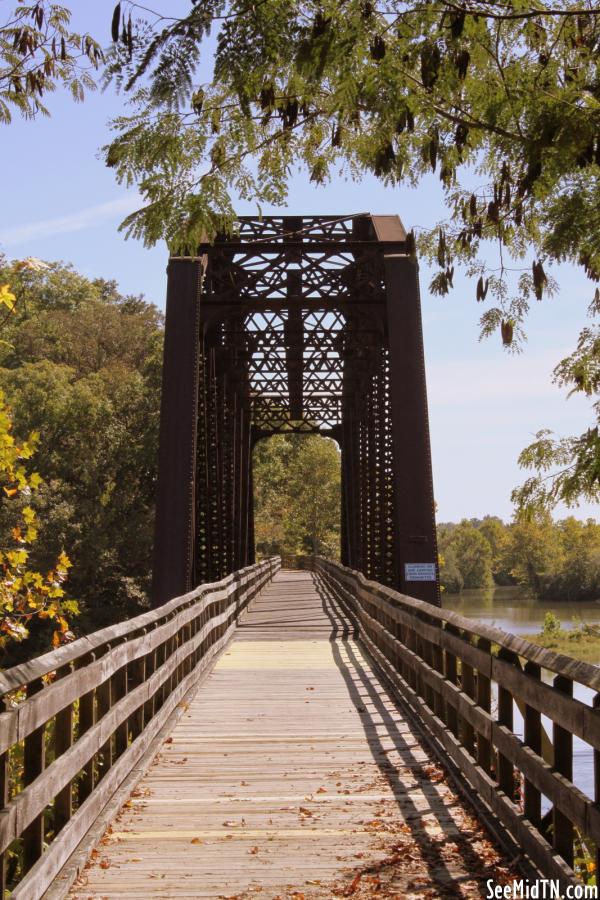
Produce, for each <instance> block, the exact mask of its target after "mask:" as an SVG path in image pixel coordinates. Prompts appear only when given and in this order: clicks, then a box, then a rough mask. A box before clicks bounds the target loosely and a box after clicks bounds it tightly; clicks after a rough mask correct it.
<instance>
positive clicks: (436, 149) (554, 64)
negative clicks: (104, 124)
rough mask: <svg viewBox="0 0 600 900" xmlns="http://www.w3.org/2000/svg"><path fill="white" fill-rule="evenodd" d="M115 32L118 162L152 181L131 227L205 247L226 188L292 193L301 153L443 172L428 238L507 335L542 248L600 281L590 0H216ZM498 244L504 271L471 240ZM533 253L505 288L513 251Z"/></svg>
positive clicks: (522, 310)
mask: <svg viewBox="0 0 600 900" xmlns="http://www.w3.org/2000/svg"><path fill="white" fill-rule="evenodd" d="M121 8H122V10H123V12H122V15H123V16H125V15H126V12H127V8H129V11H130V12H131V10H132V9H133V10H135V8H136V5H135V4H128V3H123V4H119V10H121ZM119 15H121V12H119ZM213 25H216V27H217V29H218V33H217V37H216V51H215V53H214V60H213V66H212V76H211V78H210V79H209V80H207V81H205V82H204V83H201V82H200V76H199V73H200V71H202V72H204V71H205V69H208V68H209V63H210V54H211V48H210V45H209V44H208V43H207V39H208V35H209V33H210V30H211V27H212V26H213ZM119 35H120V37H119ZM123 35H124V36H123ZM115 36H117V37H118V38H119V39H118V40H117V41H116V43H115V44H114V45H113V51H112V56H111V58H110V60H109V66H108V70H107V71H108V77H109V78H111V77H113V78H115V79H116V80H117V82H118V84H119V85H120V86H121V87H122V88H123V89H124V90H126V91H129V92H131V94H132V103H133V107H134V112H133V114H132V115H130V116H125V117H121V118H119V119H117V120H116V122H115V127H116V130H117V132H118V134H117V136H116V137H115V139H114V140H113V142H112V143H111V144H110V145H109V147H108V148H107V151H106V159H107V163H108V164H109V165H111V166H113V167H114V168H115V171H116V174H117V177H118V178H119V179H120V180H124V181H127V182H136V183H138V185H139V186H140V189H141V192H142V195H143V196H144V197H145V199H146V201H147V205H146V207H145V208H144V209H142V210H141V211H139V212H138V213H135V214H133V215H132V216H131V217H129V219H128V220H126V223H125V227H126V229H127V230H128V231H129V232H130V233H132V234H135V235H137V236H141V237H143V238H144V239H145V240H146V241H147V242H148V243H153V242H155V241H156V240H158V239H159V238H162V237H164V238H166V239H167V240H168V241H169V243H170V244H171V245H172V246H174V247H181V246H182V245H183V246H186V245H187V246H188V247H190V246H192V247H193V246H195V245H196V244H197V243H198V241H199V239H200V236H201V234H202V233H203V232H204V231H207V232H208V233H214V232H215V230H217V229H219V228H221V227H223V224H224V221H225V222H226V221H227V219H228V218H230V217H231V216H232V202H231V197H232V196H236V195H238V196H241V197H244V198H246V199H249V200H252V201H256V202H257V203H259V204H260V203H263V202H267V203H283V202H284V200H285V197H286V192H287V186H288V183H289V180H290V178H291V174H292V170H293V167H294V166H295V165H296V164H297V163H301V164H303V165H304V166H305V167H306V168H307V170H308V171H309V172H310V174H311V178H312V180H313V181H315V182H318V183H324V182H326V181H327V180H328V179H329V178H331V177H335V176H337V173H338V172H339V171H340V170H341V171H342V172H344V173H345V174H347V175H349V176H350V177H356V178H360V177H361V176H362V175H363V173H364V172H369V171H370V172H372V173H373V174H374V175H375V176H377V177H379V178H381V179H382V180H383V181H384V182H385V183H390V184H396V183H400V182H402V181H406V182H408V183H412V184H415V183H416V182H418V181H419V179H420V178H422V176H423V175H425V174H426V173H429V172H435V173H437V174H438V175H439V178H440V182H441V186H442V189H443V192H444V195H445V198H446V202H447V207H448V212H449V215H448V219H447V221H446V222H444V223H441V224H440V227H438V228H436V229H435V230H434V231H433V232H431V233H429V234H425V235H423V238H422V241H421V247H422V249H424V250H425V251H426V252H427V253H428V254H429V255H430V257H431V258H432V259H434V260H436V261H437V263H438V266H439V268H438V272H437V273H436V275H435V277H434V280H433V283H432V289H433V290H434V291H435V292H437V293H440V294H445V293H447V292H448V291H449V290H450V288H451V286H452V277H453V270H454V261H455V260H463V261H465V262H466V263H467V264H468V265H469V266H470V271H471V272H472V274H474V275H475V276H477V275H479V281H478V283H477V289H476V298H477V300H480V301H481V300H484V299H485V298H486V296H487V295H488V294H489V296H490V297H492V296H493V297H494V298H495V300H496V305H495V306H494V307H493V308H492V309H490V310H488V311H487V312H486V313H485V314H484V316H483V319H482V325H483V329H484V331H486V330H490V329H495V328H496V327H499V326H500V325H501V324H502V323H504V327H503V338H504V340H505V343H507V344H511V343H512V342H513V340H514V339H515V337H516V336H517V331H518V328H519V327H520V323H521V322H522V321H523V318H524V316H525V314H526V310H527V308H528V305H529V302H530V300H531V298H536V299H541V298H542V296H543V295H544V293H545V292H547V291H548V290H549V289H550V287H551V283H550V279H549V277H548V274H547V273H546V271H545V269H544V262H545V261H546V260H564V259H570V260H573V261H575V262H578V263H580V264H581V265H583V266H584V267H585V269H586V271H587V272H588V274H589V275H590V277H592V278H595V279H598V278H599V277H600V229H599V227H598V226H599V224H600V213H599V209H600V202H599V200H600V196H599V180H598V175H599V173H600V167H599V166H600V143H599V140H600V70H599V67H598V66H599V63H598V60H599V59H600V53H599V51H600V16H599V15H598V10H597V9H596V8H595V4H594V3H592V2H591V0H584V2H580V0H577V2H575V0H571V2H569V0H565V2H563V3H560V4H558V3H545V4H541V5H530V4H528V3H515V2H506V3H495V2H494V3H489V2H485V0H457V2H450V0H434V2H420V0H416V2H404V0H402V2H400V0H392V2H389V3H386V4H378V3H376V2H370V0H349V2H346V3H339V0H315V2H311V3H309V4H308V5H306V4H303V5H298V4H296V3H291V2H289V0H263V2H261V3H259V4H248V3H247V2H246V0H230V2H224V0H208V2H206V3H203V4H197V3H193V4H191V7H190V11H189V13H188V15H187V16H185V17H183V18H181V19H175V18H171V17H169V16H158V15H157V17H156V18H155V19H154V20H153V19H152V18H151V17H149V16H147V15H146V18H145V19H138V18H136V19H134V21H133V25H132V26H130V20H129V19H128V20H127V28H126V31H125V32H124V33H123V34H121V32H118V34H116V35H115ZM206 57H208V60H207V59H206ZM201 58H202V59H203V60H204V62H205V63H206V65H205V67H204V68H203V69H202V70H200V69H199V61H200V59H201ZM489 242H491V244H490V246H495V247H496V248H497V254H498V265H497V268H496V269H494V266H491V267H488V268H489V271H487V270H486V267H485V266H484V264H483V263H482V262H481V261H478V259H479V256H478V254H479V251H480V249H481V246H482V244H484V243H488V244H489ZM530 250H533V252H534V258H533V262H531V260H530V261H529V262H528V263H527V264H526V265H524V266H523V271H522V272H521V275H520V277H519V279H518V284H517V285H516V294H515V295H514V296H511V295H510V291H509V287H510V279H509V273H508V269H509V268H510V266H508V264H507V263H506V260H505V258H504V256H503V252H504V253H506V255H507V257H510V256H512V257H514V258H517V259H523V258H525V257H526V256H527V255H528V254H529V253H530ZM489 252H490V251H489V247H488V249H487V251H486V253H487V254H488V255H489Z"/></svg>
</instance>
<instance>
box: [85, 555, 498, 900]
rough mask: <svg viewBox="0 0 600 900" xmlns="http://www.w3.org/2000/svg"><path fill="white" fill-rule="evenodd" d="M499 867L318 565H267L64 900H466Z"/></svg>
mask: <svg viewBox="0 0 600 900" xmlns="http://www.w3.org/2000/svg"><path fill="white" fill-rule="evenodd" d="M508 872H509V867H508V864H507V863H506V860H504V859H503V858H502V856H501V854H500V853H499V851H497V849H495V847H494V846H493V845H492V843H491V842H490V840H489V838H488V837H487V835H486V834H485V833H484V832H483V830H482V828H481V827H480V825H479V824H478V823H477V822H476V821H475V820H474V819H473V817H472V816H471V814H470V813H469V812H468V811H467V809H466V808H465V807H464V806H463V804H462V802H461V801H460V800H459V799H458V798H457V796H456V794H455V793H454V791H453V790H452V789H451V787H450V786H449V785H448V783H447V782H446V780H445V777H444V774H443V772H442V770H441V769H440V768H439V767H438V766H437V765H436V764H435V763H433V762H432V761H431V760H430V758H429V756H428V753H427V750H426V749H425V747H424V746H423V745H422V743H421V740H420V737H419V734H418V732H417V731H415V729H414V727H413V725H412V723H411V721H409V719H407V716H406V714H405V713H404V712H403V711H401V709H399V708H398V706H397V705H396V703H395V702H394V700H393V699H392V698H391V696H390V694H389V693H388V691H387V690H386V687H385V686H384V684H383V683H382V681H381V680H380V679H379V677H378V675H377V672H376V671H375V670H374V668H372V666H371V664H370V663H369V659H368V658H367V656H366V654H365V652H363V650H361V647H360V645H359V644H358V643H357V642H356V641H355V640H354V638H353V632H352V626H351V624H350V623H349V622H348V620H347V619H346V617H345V616H344V614H343V612H342V610H341V609H340V607H339V606H338V605H337V603H336V602H335V601H334V599H333V598H332V596H331V595H330V594H329V593H328V591H327V589H326V588H325V587H324V586H323V585H322V584H321V583H320V582H319V579H318V576H316V575H313V574H312V573H309V572H292V571H281V572H280V573H278V574H277V575H276V576H275V578H274V580H273V582H271V583H270V584H269V585H268V587H266V588H265V590H264V591H263V592H262V594H261V595H260V596H259V597H258V598H257V599H256V600H255V601H254V602H253V604H252V605H251V607H250V609H249V611H248V612H247V614H246V615H245V617H244V619H243V620H242V622H241V624H240V627H239V628H238V630H237V631H236V633H235V637H234V639H233V641H232V642H231V643H230V644H229V646H228V647H227V648H226V649H225V651H224V652H223V653H222V654H221V656H220V657H219V658H218V660H217V663H216V665H215V666H214V668H213V670H212V671H211V673H210V674H209V675H208V677H207V678H206V679H205V680H204V681H203V683H202V684H201V686H200V688H199V689H198V691H197V693H196V695H195V696H194V697H193V699H191V700H190V701H189V704H188V705H187V706H186V707H185V708H184V709H183V711H182V714H181V716H180V718H179V721H178V723H177V724H176V726H175V727H174V729H173V731H172V733H171V735H170V737H168V738H167V740H166V741H165V743H164V744H163V745H162V747H161V748H160V751H159V752H158V754H157V755H156V757H155V758H154V760H153V762H152V764H151V765H150V767H149V768H148V770H147V772H146V774H145V775H144V777H143V778H142V779H141V781H140V782H139V783H138V785H137V787H136V789H135V790H134V792H133V794H132V796H131V799H130V800H129V801H128V802H127V803H125V805H124V807H123V808H122V809H121V811H120V813H119V814H118V816H117V817H116V819H115V820H114V821H113V823H112V825H111V826H110V828H109V829H108V830H107V832H106V834H105V835H104V837H103V838H102V839H101V841H100V843H99V845H98V847H97V849H96V850H95V851H94V852H93V854H92V858H91V860H90V862H89V863H88V865H87V866H86V867H85V869H84V870H83V871H82V873H81V875H80V877H79V879H78V880H77V882H76V883H75V885H74V887H73V888H72V890H71V894H70V896H71V897H72V898H78V900H86V898H110V900H113V898H115V900H116V898H120V897H130V898H136V897H139V898H154V897H160V898H183V897H187V898H192V897H194V898H196V897H198V898H200V897H214V898H217V897H219V898H236V900H237V898H244V900H245V898H251V897H260V898H270V900H271V898H280V900H283V898H286V900H287V898H290V900H291V898H296V900H304V898H306V900H308V898H334V897H343V896H353V897H356V898H360V897H364V896H371V895H372V896H376V897H388V898H389V897H398V898H400V897H413V898H417V897H419V898H437V897H473V898H475V897H477V898H479V897H482V896H485V895H486V890H485V880H486V879H488V878H493V879H495V880H497V881H501V880H503V879H504V878H506V877H507V876H508ZM511 877H512V872H511Z"/></svg>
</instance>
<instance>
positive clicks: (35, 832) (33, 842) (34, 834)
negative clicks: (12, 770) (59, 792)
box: [23, 678, 46, 872]
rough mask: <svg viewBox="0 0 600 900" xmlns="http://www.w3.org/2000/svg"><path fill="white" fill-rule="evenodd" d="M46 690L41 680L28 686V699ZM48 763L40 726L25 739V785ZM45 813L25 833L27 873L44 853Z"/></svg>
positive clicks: (24, 859)
mask: <svg viewBox="0 0 600 900" xmlns="http://www.w3.org/2000/svg"><path fill="white" fill-rule="evenodd" d="M43 689H44V682H43V681H42V679H41V678H36V679H35V680H34V681H30V682H29V684H28V685H27V698H28V699H29V697H33V695H34V694H38V693H39V692H40V691H42V690H43ZM45 762H46V726H45V725H40V727H39V728H36V729H35V730H34V731H32V732H31V734H28V735H27V737H26V738H25V747H24V751H23V784H24V785H25V787H27V785H29V784H32V783H33V782H34V781H35V779H36V778H37V777H38V775H41V774H42V772H43V771H44V766H45ZM44 837H45V835H44V813H43V812H41V813H40V814H39V815H38V816H36V817H35V819H34V820H33V821H32V822H31V824H30V825H28V826H27V828H26V829H25V830H24V831H23V866H24V869H25V871H26V872H28V871H29V869H31V867H32V866H33V865H34V863H36V862H37V861H38V859H39V858H40V856H41V855H42V853H43V852H44Z"/></svg>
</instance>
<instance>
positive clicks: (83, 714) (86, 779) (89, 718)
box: [76, 653, 96, 806]
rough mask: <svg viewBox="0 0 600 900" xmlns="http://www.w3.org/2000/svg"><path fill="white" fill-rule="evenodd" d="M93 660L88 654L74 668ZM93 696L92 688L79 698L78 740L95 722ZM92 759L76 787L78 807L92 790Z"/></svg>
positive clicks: (93, 779) (82, 666)
mask: <svg viewBox="0 0 600 900" xmlns="http://www.w3.org/2000/svg"><path fill="white" fill-rule="evenodd" d="M95 659H96V654H95V653H89V654H87V655H86V656H83V657H81V659H79V660H78V661H77V665H76V668H77V669H84V668H85V667H86V666H88V665H89V664H90V663H92V662H94V660H95ZM94 694H95V691H94V689H93V688H92V690H91V691H89V692H88V693H87V694H84V695H83V696H82V697H80V698H79V728H78V731H77V736H78V738H80V737H81V736H82V735H84V734H85V733H86V731H89V730H90V728H91V727H92V726H93V724H94V722H95V719H96V716H95V705H96V704H95V696H94ZM94 758H95V755H94V754H92V755H91V756H90V758H89V760H88V762H87V763H86V764H85V767H84V768H83V770H82V772H81V776H80V779H79V784H78V786H77V799H78V801H79V806H81V804H82V803H83V802H84V800H86V799H87V797H89V795H90V794H91V793H92V791H93V790H94V782H95V778H94Z"/></svg>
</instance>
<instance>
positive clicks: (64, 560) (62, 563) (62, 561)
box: [57, 550, 73, 569]
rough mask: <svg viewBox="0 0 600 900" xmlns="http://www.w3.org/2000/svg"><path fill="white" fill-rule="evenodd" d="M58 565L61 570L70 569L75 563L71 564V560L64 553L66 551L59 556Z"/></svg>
mask: <svg viewBox="0 0 600 900" xmlns="http://www.w3.org/2000/svg"><path fill="white" fill-rule="evenodd" d="M57 563H58V566H59V567H60V568H61V569H70V568H71V566H72V565H73V563H72V562H71V560H70V559H69V557H68V556H67V554H66V553H65V552H64V550H63V551H62V552H61V553H60V554H59V556H58V560H57Z"/></svg>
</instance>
